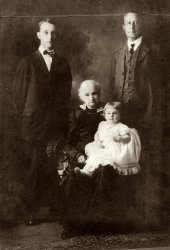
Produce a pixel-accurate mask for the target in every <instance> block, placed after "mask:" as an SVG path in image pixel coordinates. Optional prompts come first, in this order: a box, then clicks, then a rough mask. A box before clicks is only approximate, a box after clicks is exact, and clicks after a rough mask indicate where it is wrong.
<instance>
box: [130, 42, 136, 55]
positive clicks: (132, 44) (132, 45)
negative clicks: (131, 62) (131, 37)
mask: <svg viewBox="0 0 170 250" xmlns="http://www.w3.org/2000/svg"><path fill="white" fill-rule="evenodd" d="M130 46H131V48H130V50H129V52H130V54H131V55H133V53H134V47H135V44H134V43H131V45H130Z"/></svg>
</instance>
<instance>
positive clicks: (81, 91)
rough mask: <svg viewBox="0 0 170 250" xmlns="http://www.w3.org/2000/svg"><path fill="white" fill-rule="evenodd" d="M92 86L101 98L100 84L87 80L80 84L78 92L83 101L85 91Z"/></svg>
mask: <svg viewBox="0 0 170 250" xmlns="http://www.w3.org/2000/svg"><path fill="white" fill-rule="evenodd" d="M90 86H94V88H95V90H96V93H97V94H98V95H99V96H100V92H101V89H100V85H99V83H98V82H96V81H95V80H85V81H83V82H82V83H81V84H80V88H79V90H78V95H79V97H80V99H81V100H82V97H83V94H84V90H85V89H87V88H88V87H90Z"/></svg>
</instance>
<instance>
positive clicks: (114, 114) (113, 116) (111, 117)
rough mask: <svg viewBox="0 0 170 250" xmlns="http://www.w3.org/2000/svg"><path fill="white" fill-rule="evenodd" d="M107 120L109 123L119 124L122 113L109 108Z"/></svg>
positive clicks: (106, 111) (106, 113) (106, 115)
mask: <svg viewBox="0 0 170 250" xmlns="http://www.w3.org/2000/svg"><path fill="white" fill-rule="evenodd" d="M105 119H106V121H108V122H109V123H113V124H114V123H117V122H118V121H119V120H120V113H119V111H118V110H116V109H115V108H112V107H109V108H107V109H106V110H105Z"/></svg>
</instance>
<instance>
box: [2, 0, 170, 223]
mask: <svg viewBox="0 0 170 250" xmlns="http://www.w3.org/2000/svg"><path fill="white" fill-rule="evenodd" d="M136 2H137V3H135V1H132V0H129V1H128V0H127V1H116V0H115V1H114V0H91V1H90V0H86V1H81V0H65V1H62V0H56V1H54V0H53V1H52V0H50V1H46V0H45V1H40V0H34V1H32V0H27V1H26V0H23V1H17V0H13V1H12V0H11V1H10V0H6V1H2V0H1V1H0V5H1V9H0V14H1V18H0V61H1V64H0V74H1V78H0V102H1V107H0V108H1V110H0V111H1V112H0V132H1V133H0V136H1V137H0V146H1V148H0V155H1V167H0V183H1V185H0V207H1V210H0V219H7V220H8V219H9V220H10V219H12V218H13V216H14V214H15V213H17V212H18V211H19V210H20V208H21V196H22V191H23V186H22V178H23V176H22V166H20V164H19V157H20V152H19V150H18V147H19V146H18V144H19V138H18V131H17V124H16V123H15V122H14V119H13V118H14V117H13V116H14V115H13V109H12V103H11V94H12V93H11V87H12V81H13V78H14V74H15V71H16V67H17V65H18V63H19V62H20V60H21V59H22V58H23V57H24V56H26V55H28V54H30V53H32V52H34V51H35V50H36V49H37V48H38V46H39V41H38V39H37V38H36V32H37V24H38V22H39V21H40V20H42V19H43V18H46V17H51V19H52V20H53V21H54V23H55V24H56V27H57V38H56V40H57V42H56V51H57V53H58V54H59V55H61V56H64V57H66V58H67V60H68V61H69V63H70V66H71V70H72V75H73V88H72V99H71V106H74V105H75V104H77V103H78V99H77V89H78V87H79V85H80V83H81V81H82V80H85V79H96V80H97V81H98V82H99V83H100V84H101V88H102V96H101V97H102V101H104V102H105V101H107V100H109V99H110V97H111V96H110V91H109V72H110V60H111V56H112V53H113V52H114V51H115V50H116V49H117V48H118V47H120V46H121V45H123V43H124V42H125V35H124V32H123V29H122V23H123V13H125V12H126V11H128V10H137V11H139V12H141V13H143V14H144V25H145V29H144V34H146V36H147V38H148V39H149V40H150V41H153V42H154V43H157V44H158V45H160V47H161V48H162V50H163V51H164V55H165V57H164V60H165V62H166V63H165V65H167V66H169V58H170V48H169V44H170V29H169V27H170V14H169V13H170V3H168V2H169V1H161V0H160V1H155V0H150V1H149V0H148V1H144V0H140V1H136ZM165 72H166V73H165V81H164V83H163V84H164V86H163V92H164V94H163V95H164V96H163V99H164V102H163V105H164V106H163V109H164V111H165V112H164V117H163V119H164V122H163V125H162V123H161V125H160V126H161V127H160V130H159V127H158V130H159V131H161V136H162V143H161V146H160V148H159V150H157V151H155V152H153V161H155V165H154V168H153V167H152V168H151V167H149V164H148V163H147V164H146V166H144V168H145V180H144V182H143V183H142V187H141V186H140V187H139V189H141V188H143V192H142V194H140V192H139V196H138V198H139V199H143V200H144V209H145V210H146V211H145V212H146V213H145V215H146V218H145V219H146V221H148V223H150V224H154V225H155V224H156V225H159V224H160V220H161V221H162V220H163V221H164V222H167V223H168V220H169V213H168V212H169V211H168V206H169V203H170V199H169V197H168V196H169V195H168V194H169V191H170V184H169V178H170V171H169V167H168V162H169V159H168V123H169V120H170V117H169V112H168V104H169V97H170V91H169V87H168V83H169V72H168V70H165ZM159 124H160V123H159ZM155 126H156V125H155ZM162 126H163V127H162ZM162 128H163V129H162ZM159 136H160V135H159ZM152 165H153V164H152ZM140 195H142V196H140ZM143 195H144V197H143ZM141 206H143V204H142V202H141ZM160 218H161V219H160ZM134 220H135V218H134Z"/></svg>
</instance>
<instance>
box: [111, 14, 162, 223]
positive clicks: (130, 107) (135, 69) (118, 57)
mask: <svg viewBox="0 0 170 250" xmlns="http://www.w3.org/2000/svg"><path fill="white" fill-rule="evenodd" d="M143 21H144V20H143V16H142V15H141V14H139V13H137V12H134V11H131V12H128V13H126V14H125V15H124V23H123V30H124V32H125V35H126V37H127V42H126V44H125V45H124V46H123V47H121V48H120V49H118V50H117V51H115V52H114V54H113V57H112V63H111V72H110V84H111V90H112V96H111V98H112V99H113V100H114V101H120V102H122V104H123V116H122V120H123V122H124V123H125V124H127V125H128V126H129V127H133V128H136V129H137V130H138V132H139V134H140V138H141V142H142V157H141V167H142V170H143V171H142V173H144V175H142V176H143V177H144V178H145V180H144V179H143V178H141V174H139V175H137V176H131V177H130V178H129V177H128V178H127V179H126V182H127V183H126V184H125V180H123V181H122V186H125V189H124V190H126V192H128V198H127V199H128V201H131V205H135V204H136V201H137V200H138V199H137V198H136V190H138V191H139V190H140V188H139V186H140V187H144V186H145V185H143V184H144V183H147V181H148V180H149V177H148V176H149V174H148V173H150V172H151V171H152V169H153V171H154V173H155V169H156V168H158V165H160V160H158V159H160V158H159V157H158V158H157V156H158V152H160V150H159V149H160V146H161V137H160V135H161V131H162V125H161V122H160V121H161V119H162V117H161V109H162V110H163V105H162V104H163V100H162V97H163V96H162V87H161V84H162V76H163V73H162V70H163V68H164V67H163V57H162V56H161V53H160V49H159V47H158V46H157V45H155V44H154V43H153V41H149V42H148V41H147V40H146V39H145V37H144V36H143V30H144V26H143V24H144V22H143ZM151 153H152V155H151ZM154 154H155V158H157V160H156V161H157V163H156V164H157V166H156V164H155V162H154V163H153V155H154ZM152 166H153V168H152ZM141 181H142V185H141ZM120 186H121V184H120ZM134 187H135V188H134ZM128 189H129V191H128ZM139 192H140V191H139ZM130 195H131V196H130ZM140 197H144V199H145V200H146V192H145V193H144V194H143V195H141V194H140ZM143 204H144V203H143ZM148 204H149V202H148V200H147V201H146V202H145V211H147V209H150V208H146V207H149V205H148ZM140 206H141V205H136V207H140ZM143 211H144V208H141V214H142V213H143ZM148 215H149V213H148ZM143 216H144V215H142V218H144V217H143ZM146 221H147V222H148V223H149V221H151V216H148V217H147V220H146Z"/></svg>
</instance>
